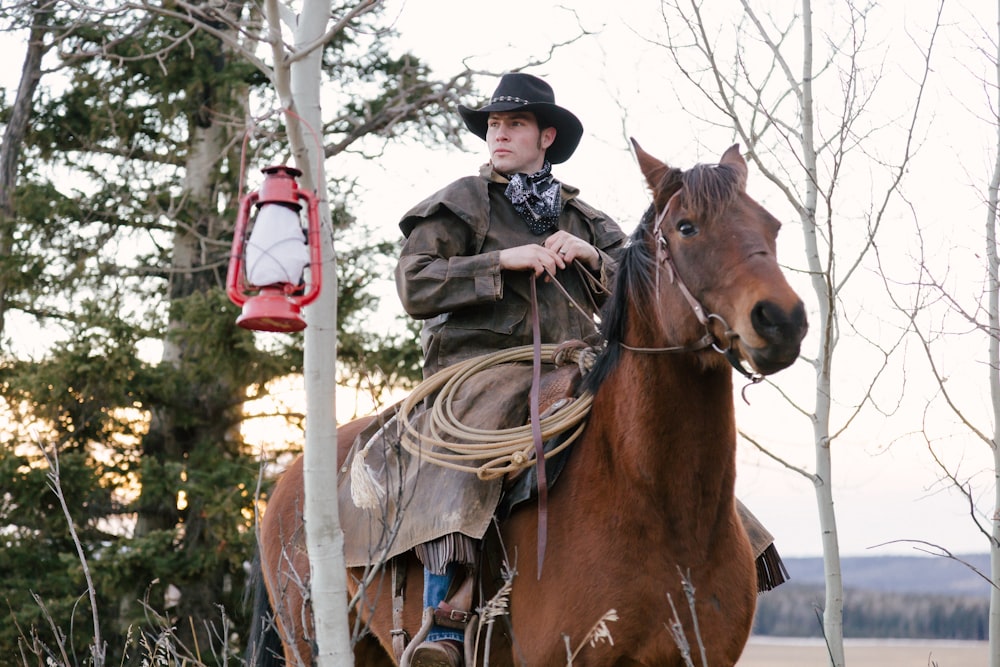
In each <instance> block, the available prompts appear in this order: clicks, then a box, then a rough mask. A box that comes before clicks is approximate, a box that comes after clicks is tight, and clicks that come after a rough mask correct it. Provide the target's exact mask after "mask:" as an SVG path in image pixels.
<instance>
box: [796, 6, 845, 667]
mask: <svg viewBox="0 0 1000 667" xmlns="http://www.w3.org/2000/svg"><path fill="white" fill-rule="evenodd" d="M812 18H813V15H812V2H811V0H802V44H803V50H804V52H803V54H802V100H801V109H802V156H803V163H804V166H805V169H806V173H807V175H808V176H807V178H806V181H805V198H804V202H803V203H804V206H803V207H802V209H800V215H801V219H802V230H803V234H804V237H805V245H806V257H807V261H808V264H809V272H810V274H811V276H812V286H813V290H814V291H815V292H816V302H817V303H818V304H819V317H820V328H819V350H818V354H817V355H816V357H815V361H814V365H815V370H816V394H815V398H816V410H815V413H814V414H813V420H814V421H813V438H814V447H815V450H816V471H815V474H814V475H813V476H812V481H813V485H814V488H815V491H816V507H817V512H818V514H819V522H820V537H821V542H822V545H823V578H824V582H825V586H826V596H825V601H826V604H825V605H824V607H823V637H824V639H825V641H826V644H827V647H828V649H829V656H830V664H831V665H833V666H834V667H843V665H844V584H843V580H842V577H841V568H840V543H839V540H838V537H837V516H836V513H835V512H834V508H833V457H832V456H831V453H830V442H831V440H830V401H831V389H832V388H831V378H832V370H833V352H834V350H835V349H836V346H837V338H836V336H837V334H836V327H835V324H836V320H837V314H836V308H837V300H836V297H837V295H836V286H835V285H834V284H833V280H832V267H830V266H824V261H823V258H821V257H820V250H819V247H820V246H819V239H818V229H817V225H818V222H817V219H816V210H817V201H818V198H819V178H818V170H817V165H816V146H815V139H814V137H815V118H814V114H813V110H814V104H815V97H814V96H813V86H812V82H813V76H814V72H813V24H812ZM831 238H832V237H831Z"/></svg>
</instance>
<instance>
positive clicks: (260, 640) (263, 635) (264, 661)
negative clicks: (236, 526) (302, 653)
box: [244, 550, 285, 667]
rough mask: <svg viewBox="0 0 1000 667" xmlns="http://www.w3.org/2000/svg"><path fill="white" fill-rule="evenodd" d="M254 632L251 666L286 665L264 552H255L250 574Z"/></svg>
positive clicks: (248, 655) (249, 656) (247, 656)
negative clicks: (263, 567) (264, 567)
mask: <svg viewBox="0 0 1000 667" xmlns="http://www.w3.org/2000/svg"><path fill="white" fill-rule="evenodd" d="M251 596H253V599H252V600H249V602H250V605H251V610H250V634H249V637H248V638H247V647H246V654H245V656H244V657H245V659H246V665H247V667H285V658H284V655H285V654H284V649H283V647H282V644H281V636H280V635H279V634H278V629H277V628H276V627H275V624H274V609H273V608H272V607H271V599H270V598H269V597H268V595H267V586H265V585H264V573H263V571H262V570H261V564H260V551H259V550H257V551H256V552H255V553H254V557H253V563H252V564H251V566H250V573H249V575H248V576H247V588H246V597H247V598H250V597H251Z"/></svg>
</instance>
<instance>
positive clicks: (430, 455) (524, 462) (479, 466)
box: [398, 344, 595, 480]
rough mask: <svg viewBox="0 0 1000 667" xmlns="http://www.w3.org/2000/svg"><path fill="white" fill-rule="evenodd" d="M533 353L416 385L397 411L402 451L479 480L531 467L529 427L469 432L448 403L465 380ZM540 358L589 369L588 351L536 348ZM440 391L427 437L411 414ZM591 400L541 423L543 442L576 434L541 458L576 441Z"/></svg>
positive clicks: (452, 369) (498, 356) (497, 355)
mask: <svg viewBox="0 0 1000 667" xmlns="http://www.w3.org/2000/svg"><path fill="white" fill-rule="evenodd" d="M533 354H534V347H533V346H531V345H524V346H521V347H513V348H509V349H507V350H501V351H499V352H494V353H491V354H486V355H482V356H479V357H475V358H473V359H469V360H467V361H464V362H460V363H457V364H454V365H452V366H448V367H447V368H444V369H442V370H440V371H438V372H437V373H435V374H434V375H432V376H431V377H430V378H428V379H426V380H424V381H423V382H421V383H420V384H419V385H417V388H416V389H415V390H414V391H413V392H412V393H411V394H410V395H409V396H408V397H407V398H406V399H405V400H404V401H403V403H402V404H401V406H400V409H399V413H398V415H399V416H398V418H399V421H400V425H401V430H402V435H401V437H400V442H401V444H402V446H403V447H404V448H405V449H406V450H407V451H408V452H410V454H412V455H413V456H416V457H419V458H421V459H422V460H425V461H428V462H430V463H433V464H435V465H438V466H441V467H444V468H450V469H452V470H460V471H464V472H469V473H475V474H476V475H477V476H478V477H479V478H480V479H484V480H487V479H495V478H497V477H502V476H503V475H506V474H508V473H511V472H517V471H519V470H523V469H525V468H529V467H531V466H533V465H535V463H536V461H535V459H534V457H533V456H532V454H533V451H534V448H533V438H532V433H531V425H530V424H528V425H523V426H517V427H514V428H506V429H499V430H489V429H480V428H474V427H471V426H467V425H465V424H463V423H461V421H459V419H458V418H457V417H456V416H455V413H454V412H453V410H452V402H453V401H454V400H455V397H456V396H457V395H458V393H459V390H460V389H461V387H462V384H463V383H464V382H465V381H466V380H468V379H469V378H470V377H472V376H473V375H475V374H476V373H478V372H480V371H482V370H485V369H486V368H489V367H491V366H499V365H501V364H508V363H513V362H519V361H531V360H532V358H533ZM541 358H542V362H543V363H551V364H555V365H556V366H563V365H566V364H567V363H576V364H577V365H579V366H580V370H581V372H583V373H586V372H587V371H588V370H590V367H591V366H592V365H593V362H594V358H595V354H594V351H593V350H591V349H589V348H580V347H567V346H566V345H555V344H546V345H542V346H541ZM439 390H440V393H438V395H437V397H436V398H435V399H434V400H433V402H432V404H431V406H430V407H429V409H428V426H427V430H428V432H427V433H423V432H421V431H419V430H418V429H417V427H415V426H414V424H413V422H412V421H411V415H412V414H413V411H414V408H415V407H416V406H417V405H419V404H420V402H421V401H423V400H424V399H425V398H427V397H428V396H431V395H433V394H434V393H436V392H438V391H439ZM487 398H488V397H487ZM592 401H593V397H592V396H591V394H590V393H589V392H584V393H583V394H582V395H580V396H579V397H578V398H576V399H575V400H574V401H572V402H571V403H570V404H569V405H568V406H567V407H565V408H563V409H560V410H556V411H555V412H554V413H553V414H550V415H548V416H546V417H544V418H542V419H541V420H540V426H541V430H542V438H543V439H545V440H548V439H549V438H552V437H553V436H556V435H558V434H560V433H563V432H565V431H569V430H571V429H575V430H573V432H572V433H571V434H570V435H569V436H567V437H566V438H565V439H564V440H563V441H562V442H560V443H559V445H558V446H556V447H555V448H553V449H552V450H551V451H549V452H547V453H546V454H545V458H550V457H552V456H555V455H556V454H558V453H559V452H561V451H562V450H564V449H566V447H568V446H569V445H570V444H572V443H573V441H575V440H576V439H577V438H578V437H579V435H580V433H581V432H582V431H583V428H584V426H586V421H585V420H586V417H587V414H588V413H589V412H590V405H591V403H592ZM445 437H447V438H449V439H448V440H446V439H445ZM484 460H485V463H483V461H484Z"/></svg>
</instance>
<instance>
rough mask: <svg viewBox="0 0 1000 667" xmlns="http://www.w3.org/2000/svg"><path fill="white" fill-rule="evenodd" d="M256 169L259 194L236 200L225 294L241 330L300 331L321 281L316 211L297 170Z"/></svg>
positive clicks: (277, 166) (281, 166) (311, 196)
mask: <svg viewBox="0 0 1000 667" xmlns="http://www.w3.org/2000/svg"><path fill="white" fill-rule="evenodd" d="M261 171H262V172H263V174H264V182H263V184H262V185H261V187H260V190H259V191H257V192H251V193H248V194H247V195H245V196H244V197H243V199H242V200H241V201H240V209H239V214H238V215H237V218H236V228H235V229H234V230H233V247H232V253H231V254H230V257H229V272H228V275H227V277H226V292H227V293H228V295H229V298H230V300H231V301H232V302H233V303H235V304H236V305H237V306H242V307H243V312H242V314H241V315H240V316H239V317H238V318H236V324H238V325H239V326H241V327H243V328H244V329H252V330H254V331H275V332H281V333H289V332H292V331H301V330H302V329H305V327H306V323H305V320H303V319H302V316H301V314H300V313H301V310H302V307H303V306H306V305H308V304H310V303H312V302H313V301H314V300H315V299H316V297H317V296H319V290H320V286H321V282H322V275H321V270H320V266H321V263H322V247H321V245H320V236H319V207H318V203H317V200H316V197H315V196H314V195H313V194H312V193H311V192H307V191H305V190H300V189H299V186H298V182H297V181H296V179H297V178H298V177H299V176H301V175H302V172H301V171H299V170H298V169H296V168H295V167H289V166H286V165H276V166H271V167H265V168H264V169H261ZM303 204H304V206H305V212H304V215H303ZM251 208H254V215H253V219H252V220H251ZM307 265H308V266H309V278H308V284H307V281H306V278H305V267H306V266H307Z"/></svg>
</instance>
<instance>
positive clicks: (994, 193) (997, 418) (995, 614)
mask: <svg viewBox="0 0 1000 667" xmlns="http://www.w3.org/2000/svg"><path fill="white" fill-rule="evenodd" d="M997 16H1000V2H998V3H997ZM997 38H1000V34H998V35H995V36H994V43H995V44H996V48H997V50H996V52H995V53H994V62H993V65H994V71H995V74H996V82H997V84H998V86H1000V39H997ZM998 91H1000V87H997V88H994V95H996V97H995V98H994V104H1000V92H998ZM994 108H1000V107H994ZM995 130H996V132H997V136H996V139H997V144H996V147H995V150H996V154H995V155H994V163H993V174H992V178H991V179H990V186H989V193H988V206H987V209H986V210H987V213H986V256H987V257H988V258H989V277H988V282H987V289H989V320H990V327H989V330H990V332H991V333H992V335H991V336H990V343H989V345H990V350H989V357H990V365H989V374H990V405H991V406H992V407H993V443H992V445H993V515H992V517H990V518H991V523H992V528H991V531H990V537H991V539H990V580H991V581H992V582H993V586H991V587H990V617H989V626H988V633H989V656H990V667H1000V587H998V586H997V583H998V582H1000V446H998V445H1000V312H998V311H1000V303H998V302H1000V275H998V273H1000V261H998V258H997V237H996V226H997V206H998V205H1000V192H998V191H1000V122H998V123H997V124H996V127H995Z"/></svg>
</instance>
